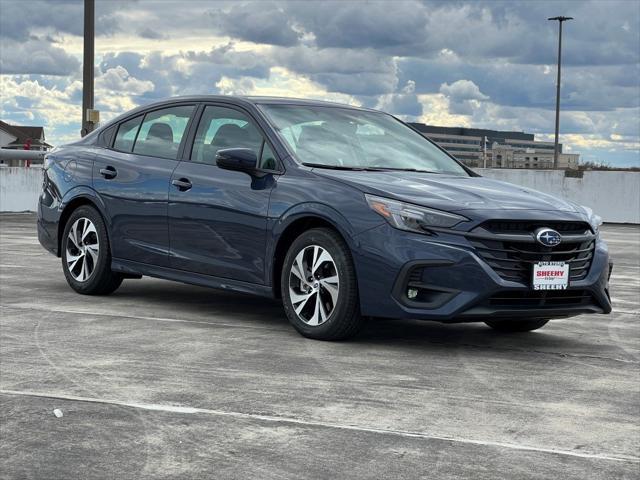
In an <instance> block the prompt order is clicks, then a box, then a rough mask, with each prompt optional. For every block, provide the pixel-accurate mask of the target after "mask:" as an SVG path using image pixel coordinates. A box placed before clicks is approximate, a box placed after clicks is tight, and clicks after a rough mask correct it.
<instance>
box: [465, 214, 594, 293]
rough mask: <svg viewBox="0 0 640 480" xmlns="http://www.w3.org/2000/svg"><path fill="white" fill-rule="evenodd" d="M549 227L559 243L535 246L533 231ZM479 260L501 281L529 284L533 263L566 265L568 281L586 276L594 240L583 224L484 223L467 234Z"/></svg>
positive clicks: (586, 226) (586, 225)
mask: <svg viewBox="0 0 640 480" xmlns="http://www.w3.org/2000/svg"><path fill="white" fill-rule="evenodd" d="M541 227H549V228H553V229H554V230H556V231H558V232H560V233H561V234H562V235H563V240H562V243H561V244H560V245H557V246H555V247H552V248H550V247H545V246H543V245H540V244H538V243H537V242H536V241H535V239H534V235H533V232H535V230H536V229H537V228H541ZM467 238H468V240H469V242H470V243H471V244H472V245H473V247H474V248H475V249H476V251H477V252H478V254H479V255H480V257H482V259H483V260H484V261H485V262H487V264H488V265H489V266H491V268H492V269H493V270H494V271H495V272H496V273H497V274H498V275H500V277H501V278H503V279H504V280H510V281H514V282H519V283H524V284H529V283H530V282H531V277H532V271H533V264H534V263H536V262H543V261H561V262H567V263H568V264H569V268H570V281H577V280H582V279H584V278H585V277H586V276H587V274H588V273H589V268H590V267H591V261H592V259H593V253H594V249H595V238H594V236H593V235H592V233H591V231H590V229H589V226H588V224H585V223H583V222H547V223H542V222H513V221H510V222H506V221H504V222H503V221H499V222H496V221H492V222H487V223H485V224H483V225H481V226H480V227H477V228H476V229H474V230H473V231H472V232H471V233H470V234H468V235H467Z"/></svg>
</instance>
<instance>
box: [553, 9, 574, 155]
mask: <svg viewBox="0 0 640 480" xmlns="http://www.w3.org/2000/svg"><path fill="white" fill-rule="evenodd" d="M547 20H557V21H558V25H559V26H560V32H559V35H558V84H557V86H556V140H555V145H554V149H553V168H558V153H559V152H558V130H559V129H560V65H561V61H562V22H566V21H568V20H573V17H551V18H547Z"/></svg>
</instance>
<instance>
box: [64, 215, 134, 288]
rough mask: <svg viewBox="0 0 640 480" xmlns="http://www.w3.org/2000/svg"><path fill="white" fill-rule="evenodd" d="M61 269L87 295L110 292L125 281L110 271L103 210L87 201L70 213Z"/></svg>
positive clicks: (65, 231) (68, 279) (72, 284)
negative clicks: (87, 203)
mask: <svg viewBox="0 0 640 480" xmlns="http://www.w3.org/2000/svg"><path fill="white" fill-rule="evenodd" d="M62 269H63V270H64V276H65V277H66V279H67V283H68V284H69V286H70V287H71V288H73V289H74V290H75V291H76V292H78V293H82V294H84V295H107V294H109V293H112V292H113V291H115V290H116V289H117V288H118V287H119V286H120V284H121V283H122V276H121V275H119V274H117V273H115V272H112V271H111V251H110V249H109V238H108V236H107V228H106V226H105V224H104V220H102V216H101V215H100V213H99V212H98V211H97V210H96V209H95V208H93V207H90V206H88V205H84V206H81V207H79V208H78V209H77V210H75V211H74V212H73V213H72V214H71V216H70V217H69V219H68V221H67V223H66V225H65V228H64V233H63V237H62Z"/></svg>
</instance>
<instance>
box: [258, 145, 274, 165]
mask: <svg viewBox="0 0 640 480" xmlns="http://www.w3.org/2000/svg"><path fill="white" fill-rule="evenodd" d="M258 168H262V169H263V170H276V169H277V168H278V162H277V161H276V156H275V155H274V154H273V150H271V147H270V146H269V144H268V143H267V142H264V147H262V155H261V156H260V162H259V164H258Z"/></svg>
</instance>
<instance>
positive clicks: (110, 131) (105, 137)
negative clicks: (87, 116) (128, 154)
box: [98, 125, 117, 147]
mask: <svg viewBox="0 0 640 480" xmlns="http://www.w3.org/2000/svg"><path fill="white" fill-rule="evenodd" d="M116 128H117V125H113V126H111V127H109V128H105V129H104V130H103V131H102V132H101V133H100V138H99V140H98V143H99V144H100V145H102V146H103V147H110V146H111V142H112V141H113V135H114V134H115V133H116Z"/></svg>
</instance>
